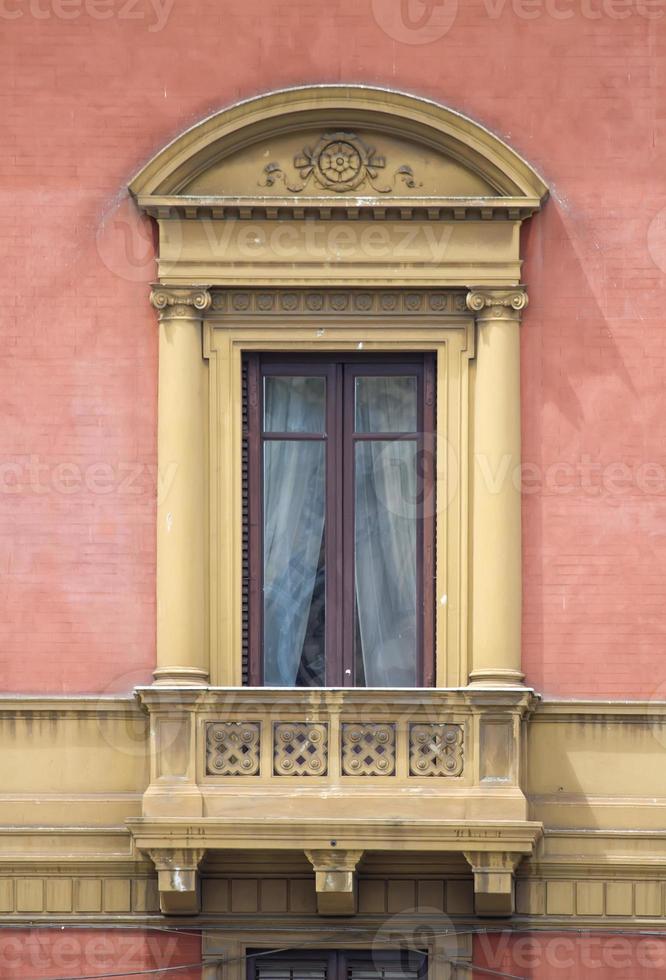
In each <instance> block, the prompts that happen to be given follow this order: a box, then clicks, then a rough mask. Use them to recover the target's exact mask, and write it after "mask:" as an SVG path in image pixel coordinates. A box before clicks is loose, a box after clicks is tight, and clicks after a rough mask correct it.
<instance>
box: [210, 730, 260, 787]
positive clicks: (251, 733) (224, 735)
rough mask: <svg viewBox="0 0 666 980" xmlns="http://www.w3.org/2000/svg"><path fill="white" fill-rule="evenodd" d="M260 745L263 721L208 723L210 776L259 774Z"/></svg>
mask: <svg viewBox="0 0 666 980" xmlns="http://www.w3.org/2000/svg"><path fill="white" fill-rule="evenodd" d="M260 748H261V725H260V723H259V722H254V721H250V722H240V721H223V722H217V721H216V722H210V723H209V724H207V725H206V773H207V775H209V776H256V775H257V774H258V773H259V758H260V755H259V753H260Z"/></svg>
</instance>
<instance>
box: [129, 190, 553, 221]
mask: <svg viewBox="0 0 666 980" xmlns="http://www.w3.org/2000/svg"><path fill="white" fill-rule="evenodd" d="M137 203H138V205H139V207H140V208H141V209H142V210H143V211H145V212H146V213H147V214H150V215H151V216H152V217H154V218H174V217H177V218H185V219H198V218H210V219H213V220H217V219H227V218H232V219H238V220H254V221H256V220H258V219H259V220H264V221H271V220H280V219H284V218H289V219H295V220H300V219H302V218H318V219H320V220H330V219H331V218H332V217H335V219H336V220H340V219H342V220H344V219H351V220H354V219H358V218H364V217H365V218H369V219H372V220H374V221H405V220H412V219H414V218H419V219H421V220H424V219H425V220H430V221H441V220H452V221H469V220H473V221H479V220H480V221H497V220H500V221H507V220H508V221H521V220H523V219H524V218H529V217H530V216H531V215H533V214H534V213H535V212H536V211H538V210H539V208H540V207H541V201H540V200H539V198H537V197H495V196H493V197H422V196H418V195H413V196H411V197H405V196H403V197H390V198H388V197H376V196H366V197H363V196H354V197H335V198H332V197H322V196H313V197H298V198H297V197H277V196H275V197H268V196H259V195H258V196H256V197H228V196H224V195H221V196H217V195H215V196H212V195H181V194H173V195H153V194H142V195H140V196H139V197H138V198H137Z"/></svg>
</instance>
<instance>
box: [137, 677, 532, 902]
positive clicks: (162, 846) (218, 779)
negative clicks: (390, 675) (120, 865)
mask: <svg viewBox="0 0 666 980" xmlns="http://www.w3.org/2000/svg"><path fill="white" fill-rule="evenodd" d="M137 693H138V697H139V698H140V700H141V703H142V704H143V706H144V707H145V709H146V710H147V711H148V712H149V714H150V721H151V782H150V785H149V787H148V789H147V791H146V793H145V795H144V798H143V815H142V818H141V819H140V820H136V821H132V822H131V824H130V829H131V831H132V834H133V837H134V842H135V846H136V847H137V849H139V850H140V851H143V852H145V853H148V854H149V855H150V857H151V858H152V859H153V861H154V862H155V865H156V867H157V870H158V878H159V887H160V894H161V900H162V909H163V911H165V912H169V913H172V914H173V913H178V912H183V913H187V914H191V913H192V912H196V910H197V908H198V874H197V869H198V865H199V863H200V861H201V859H202V858H203V855H204V854H205V852H206V851H207V850H230V849H235V850H246V851H247V850H257V849H261V850H262V851H266V850H276V851H277V850H283V851H284V850H292V851H293V850H294V849H301V850H303V851H304V852H305V853H306V855H307V857H308V859H309V860H310V862H311V864H312V866H313V873H314V874H315V880H316V885H317V895H318V904H319V911H320V912H321V913H322V914H331V915H350V914H353V913H354V911H355V891H356V881H355V877H356V867H357V865H358V862H359V861H360V859H361V857H362V855H363V853H364V852H365V851H391V850H400V851H405V852H409V851H412V852H414V851H419V852H423V851H432V852H440V853H441V852H449V853H451V852H457V853H463V854H464V855H465V857H466V858H467V860H468V862H469V863H470V865H471V867H472V870H473V873H474V882H475V896H476V911H477V914H485V915H506V914H510V913H511V911H512V908H513V872H514V870H515V868H516V867H517V865H518V863H519V862H520V860H521V859H522V858H523V857H524V856H525V855H528V854H531V853H532V850H533V847H534V844H535V842H536V840H537V839H538V837H539V836H540V834H541V825H540V824H536V823H533V822H530V821H529V820H528V819H527V802H526V799H525V796H524V793H523V792H522V789H521V744H522V729H523V724H524V720H525V718H526V717H527V716H528V714H529V713H530V711H531V709H532V707H533V705H534V703H535V698H534V696H533V694H532V692H530V691H528V690H526V689H524V688H507V689H503V690H501V691H498V690H485V689H481V688H479V689H472V688H465V689H456V690H435V689H416V690H397V691H396V690H390V691H389V690H367V689H328V688H327V689H319V688H317V689H312V688H311V689H303V688H297V689H283V688H281V689H267V688H241V689H239V688H233V689H231V688H205V689H201V688H199V689H192V688H189V689H185V688H177V687H173V688H169V687H161V686H157V685H156V686H154V687H150V688H142V689H140V690H139V691H138V692H137Z"/></svg>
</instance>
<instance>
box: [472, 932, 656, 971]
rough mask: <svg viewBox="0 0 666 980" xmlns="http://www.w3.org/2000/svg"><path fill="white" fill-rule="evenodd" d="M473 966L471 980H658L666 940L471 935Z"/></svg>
mask: <svg viewBox="0 0 666 980" xmlns="http://www.w3.org/2000/svg"><path fill="white" fill-rule="evenodd" d="M473 962H474V965H475V967H476V969H474V970H473V976H474V980H484V978H487V977H491V976H493V975H495V976H506V977H517V978H518V977H522V978H524V980H591V978H594V980H657V978H658V977H663V975H664V971H665V970H666V940H664V938H663V937H657V936H650V935H649V934H647V933H646V934H645V935H642V936H637V935H633V936H630V935H623V934H622V933H621V932H617V933H615V934H608V933H602V932H585V931H584V930H576V931H572V932H568V933H567V932H563V933H557V932H552V933H529V932H526V933H518V934H516V935H511V933H510V932H509V931H507V932H504V933H498V934H497V933H496V934H487V935H486V934H481V935H478V936H475V937H474V956H473ZM493 971H494V972H493Z"/></svg>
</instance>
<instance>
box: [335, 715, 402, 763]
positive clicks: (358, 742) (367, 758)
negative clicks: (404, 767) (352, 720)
mask: <svg viewBox="0 0 666 980" xmlns="http://www.w3.org/2000/svg"><path fill="white" fill-rule="evenodd" d="M342 774H343V775H344V776H393V775H394V774H395V725H373V724H343V726H342Z"/></svg>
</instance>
